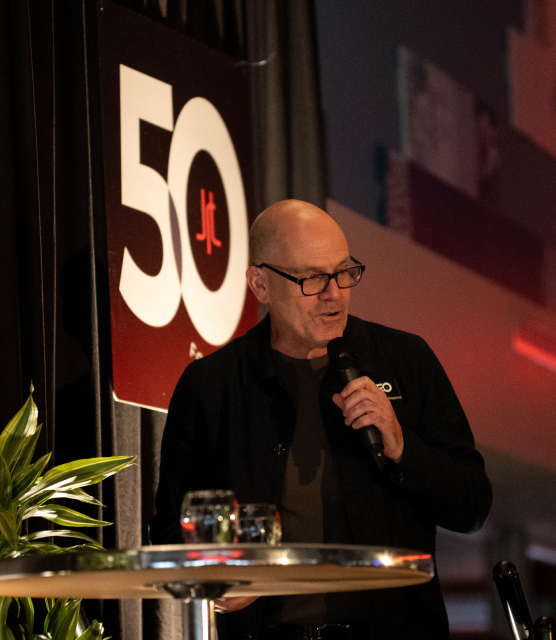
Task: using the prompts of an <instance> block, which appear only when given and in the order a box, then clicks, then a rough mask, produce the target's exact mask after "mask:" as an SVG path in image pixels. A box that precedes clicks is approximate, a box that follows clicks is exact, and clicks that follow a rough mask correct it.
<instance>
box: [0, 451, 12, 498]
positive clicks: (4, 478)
mask: <svg viewBox="0 0 556 640" xmlns="http://www.w3.org/2000/svg"><path fill="white" fill-rule="evenodd" d="M11 497H12V474H11V473H10V469H9V467H8V465H7V463H6V461H5V460H4V456H3V455H2V454H0V506H2V507H7V506H8V505H9V504H10V500H11Z"/></svg>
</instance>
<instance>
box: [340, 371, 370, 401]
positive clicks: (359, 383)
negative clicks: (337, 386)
mask: <svg viewBox="0 0 556 640" xmlns="http://www.w3.org/2000/svg"><path fill="white" fill-rule="evenodd" d="M372 387H376V385H375V383H374V382H373V381H372V380H371V379H370V378H367V376H361V377H359V378H355V380H352V381H351V382H349V383H348V384H347V385H346V386H345V387H344V388H343V389H342V393H341V396H342V398H347V397H348V396H350V395H351V394H352V393H354V392H355V391H357V390H358V389H363V388H372Z"/></svg>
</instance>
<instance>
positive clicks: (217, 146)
mask: <svg viewBox="0 0 556 640" xmlns="http://www.w3.org/2000/svg"><path fill="white" fill-rule="evenodd" d="M140 120H144V121H146V122H150V123H151V124H154V125H156V126H158V127H162V128H163V129H166V130H168V131H173V134H172V142H171V145H170V154H169V157H168V182H167V183H166V181H165V180H164V178H163V177H162V176H161V175H160V174H159V173H158V172H156V171H155V170H154V169H152V168H150V167H148V166H146V165H143V164H141V162H140V152H141V149H140V136H139V130H140V127H139V121H140ZM120 122H121V183H122V204H123V205H125V206H128V207H133V208H134V209H137V210H139V211H142V212H143V213H146V214H148V215H149V216H151V218H153V220H154V221H155V222H156V224H157V225H158V228H159V230H160V235H161V238H162V252H163V253H162V256H163V257H162V267H161V269H160V271H159V273H158V274H157V275H155V276H151V275H148V274H147V273H145V272H144V271H142V270H141V269H140V268H139V266H138V265H137V264H136V262H135V261H134V260H133V258H132V256H131V253H130V252H129V250H128V249H127V248H126V249H125V250H124V256H123V262H122V271H121V277H120V287H119V288H120V292H121V294H122V297H123V299H124V300H125V302H126V304H127V305H128V307H129V308H130V309H131V311H132V312H133V313H134V314H135V315H136V316H137V317H138V318H139V319H140V320H142V321H143V322H144V323H146V324H148V325H150V326H153V327H163V326H165V325H167V324H168V323H170V322H171V321H172V319H173V318H174V316H175V314H176V312H177V310H178V307H179V303H180V300H181V299H182V298H183V301H184V304H185V307H186V309H187V312H188V314H189V317H190V318H191V321H192V323H193V325H194V326H195V328H196V330H197V331H198V332H199V334H200V335H201V337H202V338H203V339H204V340H206V341H207V342H208V343H209V344H211V345H215V346H218V345H221V344H224V343H225V342H227V341H228V340H229V339H230V338H231V337H232V335H233V334H234V331H235V330H236V328H237V325H238V323H239V321H240V318H241V314H242V311H243V307H244V304H245V296H246V283H245V270H246V269H247V266H248V242H247V234H248V219H247V205H246V202H245V192H244V189H243V180H242V178H241V171H240V168H239V162H238V159H237V155H236V152H235V149H234V145H233V143H232V139H231V137H230V134H229V132H228V129H227V127H226V124H225V123H224V120H223V119H222V117H221V115H220V114H219V112H218V111H217V109H216V108H215V107H214V105H213V104H212V103H211V102H209V101H208V100H206V99H205V98H201V97H196V98H192V99H191V100H189V101H188V102H187V103H186V104H185V105H184V107H183V108H182V110H181V112H180V114H179V116H178V118H177V120H176V122H175V125H174V118H173V102H172V86H171V85H169V84H167V83H165V82H162V81H161V80H157V79H156V78H153V77H151V76H148V75H146V74H144V73H141V72H139V71H136V70H135V69H131V68H130V67H127V66H125V65H120ZM202 150H204V151H206V152H208V153H209V154H210V155H211V156H212V158H213V160H214V162H215V163H216V166H217V167H218V171H219V173H220V176H221V178H222V183H223V185H224V191H225V193H226V201H227V205H228V212H229V224H230V250H229V258H228V267H227V271H226V275H225V277H224V281H223V282H222V285H221V287H220V288H219V289H218V290H217V291H211V290H209V289H208V288H207V287H206V286H205V284H204V283H203V280H202V279H201V277H200V275H199V272H198V269H197V266H196V264H195V260H194V258H193V254H192V251H191V244H190V241H189V229H188V225H187V198H186V195H187V182H188V176H189V171H190V167H191V164H192V162H193V159H194V158H195V156H196V154H197V153H198V152H199V151H202ZM172 204H173V206H174V207H175V211H176V215H177V219H178V226H179V232H180V244H181V256H182V265H181V282H180V276H179V272H178V268H177V266H176V259H175V256H174V248H173V241H172V231H171V223H170V207H171V206H172Z"/></svg>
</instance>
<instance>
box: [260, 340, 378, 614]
mask: <svg viewBox="0 0 556 640" xmlns="http://www.w3.org/2000/svg"><path fill="white" fill-rule="evenodd" d="M273 355H274V359H275V361H276V364H277V367H278V376H279V380H280V384H281V385H282V386H283V387H284V388H285V389H286V390H287V391H288V392H289V393H290V395H291V396H292V398H293V400H294V402H295V406H296V423H295V430H294V434H293V438H292V442H291V445H290V448H289V451H288V460H287V466H286V475H285V479H284V486H283V490H282V498H281V501H280V505H279V511H280V516H281V519H282V532H283V538H282V540H283V542H284V543H287V542H307V543H315V544H318V543H322V542H328V543H337V544H349V543H351V542H352V541H353V534H352V532H351V528H350V526H349V522H348V517H347V512H346V508H345V504H344V501H343V499H342V496H341V494H340V487H339V484H338V479H337V476H336V471H335V469H334V463H333V460H332V456H331V454H330V448H329V445H328V439H327V437H326V433H325V430H324V425H323V422H322V417H321V410H320V401H319V392H320V386H321V382H322V379H323V378H324V376H325V374H326V372H327V369H328V356H326V355H324V356H321V357H319V358H313V359H311V360H306V359H304V360H300V359H297V358H290V357H289V356H286V355H284V354H282V353H280V352H278V351H274V352H273ZM367 615H368V609H367V607H366V606H365V595H364V594H361V593H349V594H348V593H340V594H338V593H335V594H316V595H297V596H283V597H282V596H281V597H273V598H268V605H267V607H266V610H265V616H264V624H265V625H267V626H276V625H278V624H302V625H319V624H322V623H325V622H341V621H345V622H348V621H353V620H357V619H360V618H364V617H367Z"/></svg>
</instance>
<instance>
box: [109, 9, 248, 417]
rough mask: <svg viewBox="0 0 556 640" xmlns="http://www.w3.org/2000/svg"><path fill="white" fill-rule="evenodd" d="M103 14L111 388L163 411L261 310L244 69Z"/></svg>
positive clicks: (141, 24) (161, 31) (120, 16)
mask: <svg viewBox="0 0 556 640" xmlns="http://www.w3.org/2000/svg"><path fill="white" fill-rule="evenodd" d="M98 22H99V58H100V81H101V83H100V87H101V108H102V128H103V140H102V142H103V151H104V173H105V189H106V217H107V232H108V259H109V273H110V303H111V320H112V356H113V373H114V393H115V396H116V398H117V399H118V400H121V401H124V402H129V403H134V404H138V405H141V406H147V407H152V408H157V409H162V410H165V409H167V408H168V404H169V401H170V398H171V395H172V392H173V390H174V387H175V385H176V382H177V380H178V378H179V376H180V375H181V373H182V371H183V369H184V368H185V367H186V365H187V364H189V362H191V361H192V360H193V359H195V358H199V357H202V356H204V355H207V354H209V353H211V352H213V351H215V350H216V349H218V348H219V347H220V346H221V345H222V344H225V343H226V342H227V341H229V340H231V339H233V338H234V337H237V336H239V335H241V334H243V333H244V332H245V331H246V330H247V329H249V328H250V327H251V326H253V325H254V324H255V323H256V321H257V303H256V300H255V299H254V297H253V296H252V295H251V293H250V292H249V291H248V290H247V287H246V282H245V270H246V268H247V265H248V262H247V261H248V252H247V234H248V229H249V226H250V224H251V222H252V220H253V218H254V214H255V212H254V207H253V200H252V197H251V194H252V191H253V189H252V183H253V177H252V173H253V164H252V156H251V151H252V148H251V120H250V115H249V92H248V85H247V77H246V71H245V67H244V66H243V65H241V64H238V62H237V60H233V59H231V58H229V57H227V56H225V55H223V54H221V53H220V52H217V51H215V50H213V49H210V48H208V47H206V46H204V45H201V44H200V43H198V42H195V41H192V40H190V39H188V38H187V37H185V36H183V35H181V34H179V33H178V32H176V31H174V30H172V29H169V28H167V27H165V26H164V25H161V24H159V23H156V22H154V21H152V20H149V19H148V18H145V17H143V16H140V15H138V14H135V13H133V12H131V11H128V10H126V9H124V8H122V7H120V6H118V5H116V4H114V3H112V2H110V1H108V0H104V1H103V2H102V3H101V5H100V6H99V12H98Z"/></svg>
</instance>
